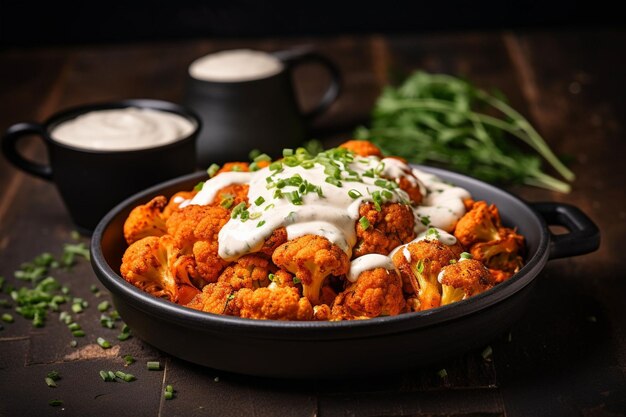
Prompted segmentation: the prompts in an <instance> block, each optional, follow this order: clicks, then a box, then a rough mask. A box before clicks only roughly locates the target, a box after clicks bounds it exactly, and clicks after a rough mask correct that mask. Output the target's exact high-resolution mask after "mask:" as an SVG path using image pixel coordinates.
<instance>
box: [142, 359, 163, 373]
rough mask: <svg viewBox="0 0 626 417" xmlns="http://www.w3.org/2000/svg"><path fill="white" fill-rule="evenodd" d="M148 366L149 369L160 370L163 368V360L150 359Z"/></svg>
mask: <svg viewBox="0 0 626 417" xmlns="http://www.w3.org/2000/svg"><path fill="white" fill-rule="evenodd" d="M146 366H147V368H148V370H149V371H158V370H160V369H161V362H158V361H148V362H147V363H146Z"/></svg>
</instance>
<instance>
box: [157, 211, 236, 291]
mask: <svg viewBox="0 0 626 417" xmlns="http://www.w3.org/2000/svg"><path fill="white" fill-rule="evenodd" d="M229 219H230V213H229V212H228V210H226V209H225V208H223V207H220V206H199V205H189V206H187V207H185V208H183V209H182V210H180V211H178V212H175V213H173V214H172V215H171V216H170V218H169V219H167V223H166V226H167V232H168V234H169V235H171V236H172V237H173V239H174V242H175V244H176V246H177V247H178V248H180V250H181V252H182V253H183V254H185V255H193V257H194V259H195V265H194V268H193V272H192V276H193V278H195V279H197V280H202V281H204V284H206V283H207V282H215V281H216V280H217V277H218V276H219V274H220V272H221V271H222V270H223V269H224V267H226V265H227V262H226V261H224V260H223V259H222V258H220V256H219V255H218V234H219V231H220V230H221V228H222V227H223V226H224V225H225V224H226V222H228V220H229ZM204 284H199V285H198V286H203V285H204Z"/></svg>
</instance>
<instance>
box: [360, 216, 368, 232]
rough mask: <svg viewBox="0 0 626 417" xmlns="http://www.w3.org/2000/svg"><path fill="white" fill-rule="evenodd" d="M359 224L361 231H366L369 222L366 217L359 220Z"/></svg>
mask: <svg viewBox="0 0 626 417" xmlns="http://www.w3.org/2000/svg"><path fill="white" fill-rule="evenodd" d="M359 224H360V225H361V228H362V229H363V230H367V229H369V227H370V221H369V220H367V217H365V216H363V217H361V218H360V219H359Z"/></svg>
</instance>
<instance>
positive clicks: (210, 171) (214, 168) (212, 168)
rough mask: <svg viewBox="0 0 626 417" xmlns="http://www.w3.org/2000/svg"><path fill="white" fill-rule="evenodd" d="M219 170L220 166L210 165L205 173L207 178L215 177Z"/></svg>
mask: <svg viewBox="0 0 626 417" xmlns="http://www.w3.org/2000/svg"><path fill="white" fill-rule="evenodd" d="M219 170H220V166H219V165H217V164H211V166H210V167H209V169H207V170H206V173H207V174H209V177H211V178H213V177H214V176H215V174H217V171H219Z"/></svg>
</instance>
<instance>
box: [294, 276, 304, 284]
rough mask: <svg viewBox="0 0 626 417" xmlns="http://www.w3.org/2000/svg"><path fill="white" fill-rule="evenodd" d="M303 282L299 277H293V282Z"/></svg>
mask: <svg viewBox="0 0 626 417" xmlns="http://www.w3.org/2000/svg"><path fill="white" fill-rule="evenodd" d="M301 282H302V280H301V279H300V278H298V277H293V283H294V284H300V283H301Z"/></svg>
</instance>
